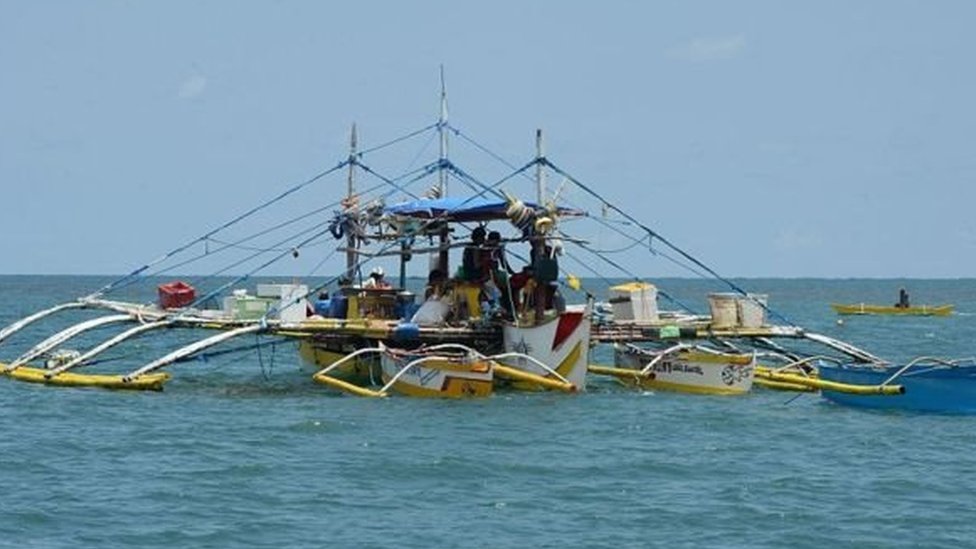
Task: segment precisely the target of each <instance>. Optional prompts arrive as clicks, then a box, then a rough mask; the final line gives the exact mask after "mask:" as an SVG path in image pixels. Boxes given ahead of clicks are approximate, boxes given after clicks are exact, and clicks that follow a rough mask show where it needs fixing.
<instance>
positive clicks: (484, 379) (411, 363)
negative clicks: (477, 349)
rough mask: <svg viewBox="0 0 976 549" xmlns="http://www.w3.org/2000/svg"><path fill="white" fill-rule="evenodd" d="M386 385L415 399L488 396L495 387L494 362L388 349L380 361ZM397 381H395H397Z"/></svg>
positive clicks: (465, 355)
mask: <svg viewBox="0 0 976 549" xmlns="http://www.w3.org/2000/svg"><path fill="white" fill-rule="evenodd" d="M380 364H381V368H382V377H383V383H384V384H389V383H390V382H391V381H392V382H393V384H392V385H391V387H390V389H391V390H393V391H395V392H397V393H400V394H403V395H406V396H412V397H424V398H472V397H487V396H490V395H491V394H492V391H493V387H494V379H493V375H492V374H493V371H492V364H491V361H488V360H484V359H482V358H480V357H477V356H474V355H468V354H426V353H412V352H409V351H397V350H393V349H389V350H387V351H386V352H384V353H383V355H382V357H381V358H380ZM394 378H396V380H395V381H394Z"/></svg>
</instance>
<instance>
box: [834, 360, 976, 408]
mask: <svg viewBox="0 0 976 549" xmlns="http://www.w3.org/2000/svg"><path fill="white" fill-rule="evenodd" d="M819 375H820V378H821V379H823V380H827V381H832V382H837V383H843V384H846V385H859V386H878V387H887V386H901V387H903V391H899V392H897V394H893V395H887V396H878V394H874V395H871V394H851V393H849V392H840V391H836V390H830V389H823V390H822V391H821V393H822V394H823V396H824V398H826V399H827V400H830V401H831V402H835V403H837V404H842V405H845V406H853V407H857V408H872V409H882V410H905V411H912V412H937V413H950V414H973V413H976V361H974V360H973V359H966V360H962V361H951V360H943V359H937V358H929V357H921V358H918V359H915V360H913V361H911V362H908V363H907V364H904V365H900V366H896V365H878V364H851V363H843V364H829V365H822V366H821V367H820V368H819Z"/></svg>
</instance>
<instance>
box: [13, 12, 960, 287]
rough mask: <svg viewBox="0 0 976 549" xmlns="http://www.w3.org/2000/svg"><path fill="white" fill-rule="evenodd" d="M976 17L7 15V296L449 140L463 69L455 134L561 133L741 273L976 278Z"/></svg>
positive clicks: (568, 144)
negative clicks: (352, 143) (22, 280)
mask: <svg viewBox="0 0 976 549" xmlns="http://www.w3.org/2000/svg"><path fill="white" fill-rule="evenodd" d="M974 20H976V4H972V3H970V2H950V1H946V2H938V3H930V2H898V1H878V2H869V1H864V2H841V1H836V2H829V1H828V2H806V3H798V2H750V1H745V2H678V1H675V2H623V1H617V2H599V3H597V2H588V3H582V2H531V1H530V2H526V1H504V0H499V1H493V2H481V3H478V4H477V5H474V4H473V3H470V2H448V1H444V2H430V1H418V2H392V1H391V2H375V1H374V2H370V1H364V2H342V3H339V2H335V3H329V2H297V1H295V2H230V1H223V2H155V3H151V2H128V1H120V2H105V1H94V2H15V1H10V0H2V1H0V66H2V67H3V75H4V76H3V80H2V85H0V128H2V131H0V189H2V191H3V196H4V200H3V204H4V208H3V216H2V217H3V221H2V225H0V226H2V231H3V233H4V234H3V237H2V238H0V273H8V274H15V273H25V274H47V273H78V274H87V273H107V274H114V273H121V272H127V271H129V270H131V269H132V268H133V267H136V266H138V265H141V264H143V263H144V262H146V261H148V260H150V259H152V258H154V257H156V256H158V255H159V254H161V253H163V252H165V251H167V250H170V249H172V248H174V247H175V246H176V245H178V244H180V243H182V242H185V241H187V240H188V239H191V238H193V237H195V236H198V235H200V234H202V233H204V232H206V231H207V230H209V229H210V228H212V227H214V226H215V225H217V224H219V223H220V222H222V221H225V220H227V219H229V218H231V217H233V216H234V215H236V214H237V213H239V212H241V211H244V210H246V209H247V208H249V207H250V206H253V205H255V204H257V203H260V202H262V201H263V200H265V199H267V198H268V197H270V196H272V195H274V194H277V193H278V192H280V191H281V190H283V189H285V188H287V187H288V186H290V185H292V184H294V183H296V182H299V181H301V180H303V179H306V178H308V177H309V176H311V175H313V174H315V173H318V172H319V171H321V170H322V169H324V168H326V167H329V166H332V165H334V164H335V163H336V162H337V161H339V160H341V159H342V158H343V157H344V156H345V155H346V154H347V145H346V142H347V140H348V137H347V134H348V131H349V127H350V125H351V124H352V123H353V122H356V123H357V124H358V127H359V131H360V138H361V141H362V144H363V145H364V146H370V145H374V144H378V143H381V142H383V141H385V140H388V139H390V138H393V137H396V136H398V135H401V134H403V133H406V132H409V131H411V130H413V129H416V128H420V127H423V126H425V125H427V124H429V123H431V122H433V121H435V119H436V116H437V112H438V94H439V81H438V67H439V65H440V64H443V65H444V66H445V70H446V74H447V85H448V92H449V96H450V115H451V121H452V123H453V124H455V125H456V126H458V127H459V128H462V129H463V130H464V131H465V132H466V133H467V134H469V135H472V136H475V137H476V138H477V139H478V140H479V142H480V143H483V144H485V145H487V146H489V147H491V148H492V149H493V150H495V151H497V152H498V153H500V154H502V155H503V156H505V157H506V158H509V159H511V160H512V162H514V163H516V164H521V163H523V162H525V161H526V160H528V159H530V158H531V157H532V154H533V132H534V130H535V128H537V127H540V128H543V129H544V130H545V132H546V136H547V146H546V148H547V152H548V156H549V157H550V158H551V159H552V160H553V161H555V162H556V163H557V164H559V165H560V166H562V167H564V168H566V169H567V170H568V171H570V172H572V173H573V174H574V175H576V176H577V177H578V178H580V179H581V180H583V181H584V182H586V183H587V184H589V185H592V186H593V187H595V188H597V189H598V190H599V191H600V192H601V193H602V194H604V195H605V196H606V197H607V198H609V199H611V200H613V201H615V202H616V203H618V204H619V205H621V206H622V207H623V208H624V209H625V210H627V211H628V212H629V213H631V214H633V215H634V216H636V217H638V218H640V219H641V220H642V221H643V222H644V223H646V224H647V225H649V226H650V227H652V228H654V229H655V230H657V231H658V232H659V233H661V234H662V235H664V236H666V237H668V238H669V239H670V240H671V241H673V242H675V243H677V244H679V245H680V246H682V247H683V248H684V249H686V250H687V251H689V252H690V253H692V254H693V255H695V256H696V257H699V258H701V259H702V260H704V261H705V262H706V263H708V264H709V265H710V266H711V267H713V268H714V269H715V270H717V271H718V272H720V273H722V274H724V275H727V276H750V277H764V276H770V277H778V276H788V277H793V276H814V277H970V276H973V273H974V271H976V253H974V252H976V218H974V216H973V215H972V209H973V204H974V202H976V201H974V199H976V185H974V182H976V181H974V180H976V154H974V151H976V109H974V108H973V98H974V97H976V73H974V72H973V70H972V59H971V57H972V54H973V52H976V33H973V32H972V29H971V25H972V22H973V21H974ZM452 150H453V149H452ZM459 163H460V164H463V161H461V160H459ZM554 179H555V178H554ZM325 194H327V193H325V191H323V196H325ZM309 200H312V198H310V199H309ZM589 236H591V237H592V238H594V239H595V240H594V246H596V247H599V248H612V247H614V246H619V245H620V244H621V242H620V241H619V239H616V237H615V236H614V235H607V234H596V235H589ZM626 259H627V261H628V268H630V269H631V270H632V271H633V272H635V273H637V274H640V275H643V276H648V277H654V276H664V275H682V274H684V275H688V273H683V272H680V271H675V270H674V267H673V265H671V264H669V263H667V262H663V261H662V259H661V257H660V256H654V255H651V254H648V253H646V252H644V253H628V254H627V257H626ZM332 265H334V268H333V267H332ZM339 265H340V260H339V259H338V258H336V259H335V261H334V262H333V263H330V264H328V265H326V270H327V271H329V272H334V271H336V270H338V268H339ZM582 274H585V273H582Z"/></svg>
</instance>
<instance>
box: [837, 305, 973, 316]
mask: <svg viewBox="0 0 976 549" xmlns="http://www.w3.org/2000/svg"><path fill="white" fill-rule="evenodd" d="M830 307H831V308H832V309H833V310H835V311H837V314H840V315H910V316H949V315H951V314H952V310H953V309H954V308H955V306H954V305H914V306H912V307H895V306H893V305H871V304H870V303H831V304H830Z"/></svg>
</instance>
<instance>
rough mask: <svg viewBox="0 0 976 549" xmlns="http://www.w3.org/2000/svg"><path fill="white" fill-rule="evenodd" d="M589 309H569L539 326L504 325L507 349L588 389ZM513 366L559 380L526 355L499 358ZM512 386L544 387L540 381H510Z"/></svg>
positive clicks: (503, 334) (526, 388)
mask: <svg viewBox="0 0 976 549" xmlns="http://www.w3.org/2000/svg"><path fill="white" fill-rule="evenodd" d="M590 323H591V315H590V313H589V308H587V309H585V310H583V311H566V312H563V313H561V314H560V315H559V316H557V317H556V318H554V319H552V320H549V321H547V322H544V323H542V324H540V325H538V326H530V327H524V326H516V325H514V324H508V325H505V326H504V327H503V329H502V336H503V339H504V343H505V352H507V353H523V354H526V355H529V356H531V357H532V358H534V359H536V360H538V361H539V362H542V363H543V364H545V365H547V366H549V367H550V368H552V369H553V370H555V371H556V372H557V373H559V375H561V376H563V377H564V378H565V379H566V381H569V382H570V383H572V384H573V385H574V386H575V387H576V389H577V390H579V391H582V390H585V388H586V368H587V363H588V361H587V357H588V356H589V350H590ZM499 362H501V363H502V364H505V365H506V366H510V367H512V368H515V369H518V370H522V371H524V372H528V373H530V374H535V375H537V376H541V377H544V378H548V379H551V380H556V379H558V378H557V377H556V376H554V375H552V373H551V372H549V371H547V370H546V369H545V368H543V367H541V366H539V365H538V364H535V363H534V362H532V361H530V360H526V359H524V358H518V357H516V358H507V359H503V360H500V361H499ZM506 383H508V384H509V385H511V386H512V387H513V388H516V389H521V390H542V389H543V387H541V386H540V385H539V384H537V383H532V382H524V381H507V382H506Z"/></svg>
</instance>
